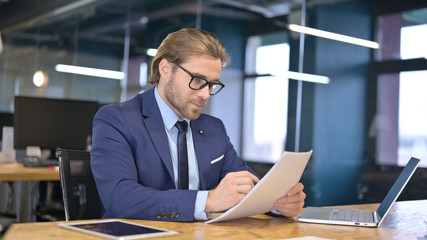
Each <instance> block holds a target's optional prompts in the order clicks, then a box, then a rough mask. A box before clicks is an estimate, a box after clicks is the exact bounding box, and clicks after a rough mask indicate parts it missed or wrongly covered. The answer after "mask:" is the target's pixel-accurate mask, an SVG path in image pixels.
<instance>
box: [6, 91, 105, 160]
mask: <svg viewBox="0 0 427 240" xmlns="http://www.w3.org/2000/svg"><path fill="white" fill-rule="evenodd" d="M97 110H98V102H92V101H77V100H64V99H50V98H38V97H24V96H16V97H15V121H14V134H15V136H14V141H15V149H26V147H28V146H36V147H40V148H41V149H50V150H51V151H52V153H54V150H55V149H56V148H58V147H60V148H67V149H76V150H84V149H86V146H87V141H88V137H90V136H91V135H92V121H93V117H94V116H95V113H96V111H97ZM51 157H53V156H51Z"/></svg>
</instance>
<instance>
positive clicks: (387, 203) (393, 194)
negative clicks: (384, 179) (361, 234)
mask: <svg viewBox="0 0 427 240" xmlns="http://www.w3.org/2000/svg"><path fill="white" fill-rule="evenodd" d="M419 162H420V160H419V159H417V158H414V157H413V158H411V159H410V160H409V162H408V164H406V167H405V168H404V169H403V171H402V173H400V175H399V178H397V180H396V182H394V184H393V186H392V187H391V189H390V191H389V192H388V193H387V195H386V196H385V198H384V200H383V202H382V203H381V205H380V206H379V207H378V209H377V213H378V215H380V217H381V221H382V219H383V217H384V216H385V215H386V214H387V212H388V210H389V209H390V207H391V205H393V203H394V202H395V201H396V199H397V198H398V197H399V195H400V193H401V192H402V190H403V188H404V187H405V185H406V183H408V181H409V179H410V178H411V176H412V174H413V173H414V172H415V170H416V169H417V167H418V163H419Z"/></svg>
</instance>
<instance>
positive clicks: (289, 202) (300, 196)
mask: <svg viewBox="0 0 427 240" xmlns="http://www.w3.org/2000/svg"><path fill="white" fill-rule="evenodd" d="M303 189H304V185H302V184H301V183H298V184H297V185H295V186H294V187H292V188H291V189H289V191H288V192H287V195H286V196H284V197H281V198H279V199H278V200H277V201H276V202H275V204H274V208H275V209H276V210H277V211H279V212H280V213H281V214H282V215H284V216H287V217H294V216H297V215H299V214H301V213H302V212H303V211H304V209H303V207H304V203H305V202H304V200H305V198H306V194H305V193H304V192H303Z"/></svg>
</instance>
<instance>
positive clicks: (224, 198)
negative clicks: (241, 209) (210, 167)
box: [205, 171, 259, 212]
mask: <svg viewBox="0 0 427 240" xmlns="http://www.w3.org/2000/svg"><path fill="white" fill-rule="evenodd" d="M257 182H259V179H258V178H257V177H256V176H255V175H253V174H252V173H250V172H248V171H240V172H231V173H228V174H227V175H225V177H224V178H223V179H222V180H221V182H220V183H219V184H218V186H217V187H216V188H215V189H213V190H210V191H209V193H208V199H207V201H206V206H205V212H219V211H224V210H227V209H229V208H231V207H233V206H234V205H236V204H237V203H239V202H240V201H241V200H242V199H243V198H244V197H245V196H246V194H247V193H248V192H249V191H250V190H251V189H252V188H253V187H254V183H257Z"/></svg>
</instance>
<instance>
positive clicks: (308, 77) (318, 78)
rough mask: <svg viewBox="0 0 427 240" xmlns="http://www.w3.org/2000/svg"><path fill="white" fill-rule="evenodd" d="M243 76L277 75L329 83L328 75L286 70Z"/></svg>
mask: <svg viewBox="0 0 427 240" xmlns="http://www.w3.org/2000/svg"><path fill="white" fill-rule="evenodd" d="M245 77H246V78H257V77H279V78H288V79H293V80H301V81H305V82H312V83H321V84H329V83H330V80H329V77H325V76H321V75H315V74H308V73H299V72H292V71H286V72H282V73H276V74H270V73H265V74H253V75H246V76H245Z"/></svg>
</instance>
